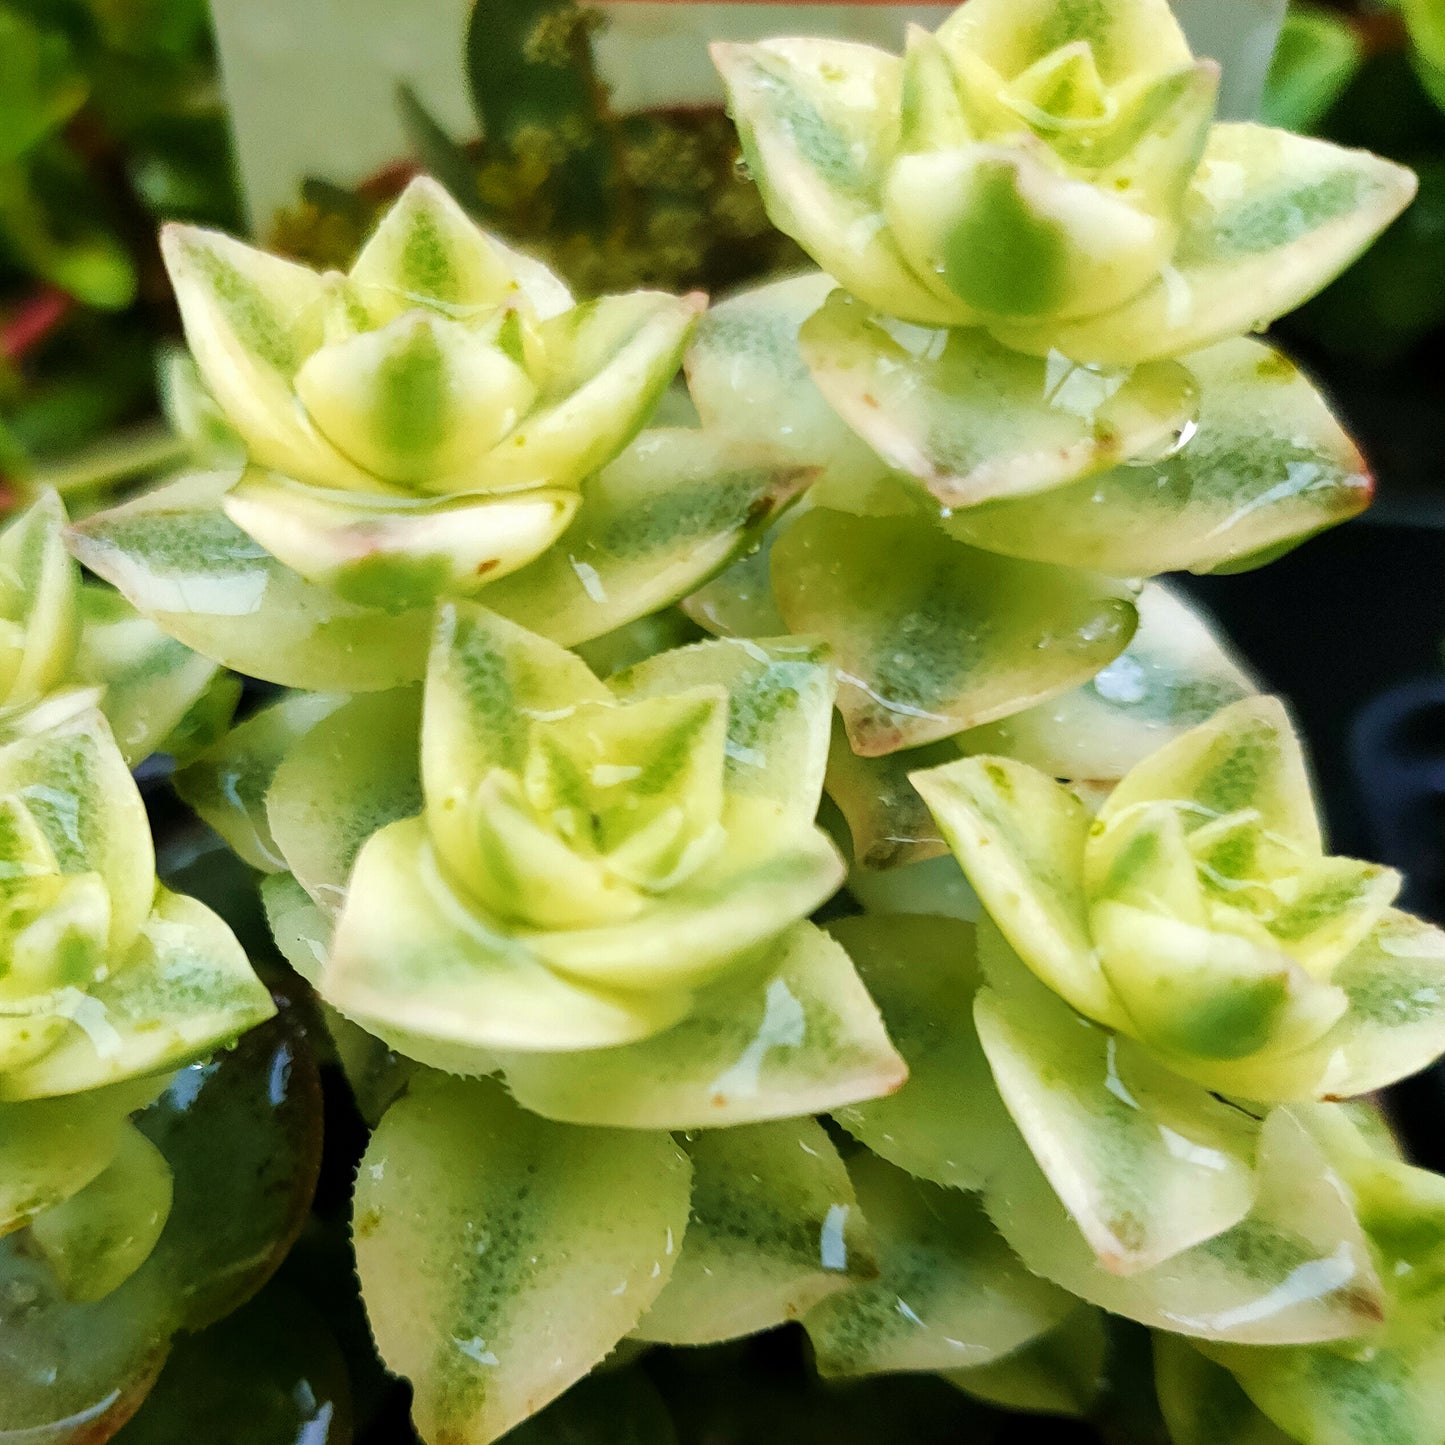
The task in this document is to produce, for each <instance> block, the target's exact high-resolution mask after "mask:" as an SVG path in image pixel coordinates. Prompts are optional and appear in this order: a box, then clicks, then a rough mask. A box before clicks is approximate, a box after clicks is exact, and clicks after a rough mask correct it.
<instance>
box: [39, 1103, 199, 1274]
mask: <svg viewBox="0 0 1445 1445" xmlns="http://www.w3.org/2000/svg"><path fill="white" fill-rule="evenodd" d="M171 1188H172V1186H171V1167H170V1165H169V1164H167V1163H166V1157H165V1155H164V1154H162V1153H161V1152H160V1150H159V1149H157V1148H156V1146H155V1145H154V1144H152V1143H151V1141H150V1140H149V1139H147V1138H146V1136H145V1135H144V1134H142V1133H141V1132H140V1130H138V1129H137V1128H136V1127H135V1126H134V1125H129V1126H127V1128H126V1129H125V1130H124V1131H123V1133H122V1134H121V1143H120V1149H119V1150H118V1151H117V1153H116V1156H115V1158H114V1159H112V1160H111V1162H110V1163H109V1164H108V1165H107V1166H106V1168H105V1172H104V1173H102V1174H98V1175H97V1176H96V1177H95V1178H94V1179H93V1180H91V1182H90V1183H89V1184H87V1185H86V1187H85V1188H84V1189H82V1190H81V1191H80V1193H78V1194H73V1195H71V1197H70V1198H69V1199H67V1200H65V1202H64V1203H62V1204H58V1205H56V1206H55V1207H54V1208H53V1209H47V1210H46V1211H45V1213H44V1214H42V1215H40V1216H39V1217H38V1218H36V1219H35V1220H33V1221H32V1222H31V1226H30V1236H31V1238H32V1239H33V1240H34V1241H35V1243H36V1245H37V1246H38V1247H39V1249H40V1252H41V1254H42V1255H43V1256H44V1257H45V1261H46V1263H47V1264H49V1266H50V1268H51V1269H52V1270H54V1271H55V1275H56V1278H57V1279H59V1281H60V1285H61V1288H62V1289H63V1290H64V1291H65V1294H66V1298H67V1299H72V1300H80V1301H88V1300H98V1299H104V1298H105V1296H106V1295H108V1294H109V1293H110V1292H111V1291H112V1290H114V1289H119V1288H120V1286H121V1285H123V1284H124V1283H125V1282H126V1280H128V1279H129V1278H130V1277H131V1275H133V1274H134V1273H135V1272H136V1270H137V1269H139V1268H140V1267H141V1265H142V1264H144V1263H145V1261H146V1258H147V1257H148V1256H149V1254H150V1252H151V1250H153V1249H154V1248H155V1245H156V1241H157V1240H158V1239H159V1238H160V1234H161V1230H162V1229H164V1228H165V1223H166V1219H167V1217H168V1216H169V1215H170V1212H171Z"/></svg>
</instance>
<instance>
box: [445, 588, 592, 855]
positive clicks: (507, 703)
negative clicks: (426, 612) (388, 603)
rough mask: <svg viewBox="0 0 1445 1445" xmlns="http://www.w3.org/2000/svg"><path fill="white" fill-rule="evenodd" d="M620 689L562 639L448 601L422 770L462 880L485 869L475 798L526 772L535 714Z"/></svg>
mask: <svg viewBox="0 0 1445 1445" xmlns="http://www.w3.org/2000/svg"><path fill="white" fill-rule="evenodd" d="M611 696H612V695H611V693H609V692H608V690H607V688H606V687H604V686H603V685H602V684H601V683H600V682H598V681H597V679H596V678H595V677H594V676H593V675H592V673H591V671H590V670H589V669H588V667H587V665H586V664H585V663H584V662H583V661H582V660H581V659H580V658H578V657H575V656H574V655H573V654H572V653H570V652H567V651H566V650H565V649H564V648H562V647H559V646H558V645H557V644H556V643H554V642H549V641H547V640H546V639H545V638H542V637H538V636H537V635H536V634H535V633H532V632H528V631H527V630H526V629H525V628H523V627H519V626H518V625H517V624H516V623H514V622H509V621H507V620H506V619H505V618H501V617H498V616H496V615H495V614H493V613H491V612H487V611H484V610H483V609H482V608H480V607H478V606H476V605H474V604H469V603H452V604H448V605H447V606H445V607H443V608H442V610H441V612H440V614H439V617H438V621H437V625H436V628H435V636H434V640H433V643H432V652H431V662H430V664H429V666H428V668H427V682H426V705H425V725H424V727H423V730H422V740H421V768H422V776H423V778H424V779H425V784H426V800H427V821H428V824H429V826H430V828H431V830H432V836H433V838H434V839H435V840H436V844H437V848H438V850H439V851H440V852H441V854H442V856H443V857H445V858H446V859H447V862H448V864H449V865H450V866H451V868H452V869H453V870H454V871H455V873H456V874H457V876H458V877H461V878H467V877H470V876H471V875H473V874H475V873H479V872H481V871H482V870H481V862H480V859H479V856H478V855H479V850H480V839H479V837H478V835H477V831H476V830H475V829H474V828H472V827H471V825H470V823H469V819H470V817H471V804H472V802H473V800H474V798H475V797H476V795H477V792H478V790H479V789H480V788H481V786H482V784H483V783H484V782H485V781H486V779H487V776H488V774H490V773H491V772H492V771H493V770H494V769H501V770H502V771H504V772H508V773H511V774H514V775H518V776H519V775H520V774H521V772H522V769H523V765H524V763H525V760H526V756H527V749H528V746H529V744H530V741H531V736H532V729H533V726H534V719H535V718H538V717H546V716H548V715H554V716H565V715H566V714H567V713H569V712H570V711H571V710H572V709H573V708H575V707H577V706H578V705H579V704H581V703H588V702H600V703H606V702H609V701H610V700H611Z"/></svg>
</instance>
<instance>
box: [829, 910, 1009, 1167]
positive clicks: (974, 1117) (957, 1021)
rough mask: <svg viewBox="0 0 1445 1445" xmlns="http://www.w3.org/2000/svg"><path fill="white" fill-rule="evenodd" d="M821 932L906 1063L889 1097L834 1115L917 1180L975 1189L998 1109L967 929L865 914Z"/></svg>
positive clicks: (996, 1128) (993, 1148)
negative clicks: (978, 1022) (844, 960)
mask: <svg viewBox="0 0 1445 1445" xmlns="http://www.w3.org/2000/svg"><path fill="white" fill-rule="evenodd" d="M828 931H829V932H830V933H831V934H832V935H833V937H834V938H836V939H837V940H838V942H839V943H841V944H842V945H843V947H844V948H846V949H847V950H848V954H849V956H850V957H851V958H852V960H853V962H854V964H855V965H856V967H857V969H858V972H859V975H860V976H861V977H862V979H863V982H864V984H865V985H866V986H867V989H868V992H869V993H870V994H872V996H873V998H874V999H875V1000H876V1001H877V1004H878V1007H879V1009H880V1010H881V1011H882V1014H883V1022H884V1024H885V1025H886V1027H887V1029H888V1036H889V1038H891V1039H892V1040H893V1042H894V1045H895V1046H896V1047H897V1049H898V1051H899V1053H900V1054H902V1055H903V1060H904V1062H905V1063H906V1064H907V1066H908V1079H907V1082H906V1083H905V1084H904V1085H903V1087H902V1088H901V1089H900V1090H899V1091H898V1092H897V1093H896V1094H894V1095H892V1097H890V1098H884V1099H877V1100H874V1101H872V1102H870V1103H863V1104H856V1105H854V1106H852V1107H851V1108H844V1109H836V1108H835V1109H834V1110H833V1115H834V1117H835V1118H836V1119H837V1121H838V1122H839V1123H840V1124H841V1125H842V1126H843V1127H844V1128H845V1129H846V1130H847V1131H848V1132H849V1133H850V1134H852V1135H853V1137H854V1138H855V1139H858V1140H861V1141H862V1142H863V1143H864V1144H866V1145H867V1146H868V1147H869V1148H870V1149H871V1150H872V1151H873V1152H874V1153H875V1154H877V1155H880V1156H881V1157H882V1158H884V1159H886V1160H888V1162H889V1163H890V1164H896V1165H897V1166H898V1167H899V1168H900V1169H906V1170H907V1171H908V1172H909V1173H910V1174H912V1175H913V1176H914V1177H915V1178H918V1179H927V1180H931V1181H932V1182H933V1183H935V1184H942V1185H946V1186H948V1187H951V1188H955V1189H979V1188H981V1187H982V1186H983V1185H984V1183H985V1181H986V1180H987V1178H988V1176H989V1173H990V1171H991V1169H992V1167H993V1164H994V1163H995V1162H996V1160H997V1157H998V1152H999V1151H998V1147H997V1140H998V1136H999V1134H1000V1132H1001V1131H1007V1130H1009V1129H1011V1128H1012V1125H1011V1124H1010V1122H1009V1119H1008V1117H1007V1115H1006V1114H1005V1112H1004V1110H1003V1109H1002V1108H1001V1107H1000V1105H999V1101H998V1095H997V1093H996V1091H995V1089H994V1087H993V1082H992V1079H991V1077H990V1075H989V1070H988V1061H987V1060H986V1059H985V1058H984V1055H983V1052H982V1050H981V1049H980V1047H979V1042H978V1036H977V1033H976V1031H975V1029H974V1023H973V996H974V993H975V991H976V989H977V987H978V964H977V959H976V956H975V947H974V930H973V928H972V926H971V925H969V924H967V923H962V922H960V921H958V920H957V919H952V918H937V917H927V916H923V915H918V916H912V917H910V916H906V915H892V916H890V915H886V914H870V915H867V916H864V917H859V918H843V919H839V920H838V921H837V922H836V923H832V924H830V925H829V928H828Z"/></svg>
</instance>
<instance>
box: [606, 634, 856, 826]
mask: <svg viewBox="0 0 1445 1445" xmlns="http://www.w3.org/2000/svg"><path fill="white" fill-rule="evenodd" d="M611 686H612V688H613V689H614V690H615V692H616V693H617V695H618V696H619V697H621V698H646V697H655V696H659V695H664V694H667V693H672V692H680V691H682V690H684V689H686V688H691V687H704V686H721V687H725V688H726V689H727V692H728V736H727V769H726V772H725V774H724V778H723V787H724V791H725V793H726V795H727V812H726V813H725V821H726V823H727V826H728V827H729V828H734V829H735V828H738V827H741V826H743V825H744V824H745V823H748V824H751V825H752V826H755V827H757V828H758V829H759V830H764V829H765V830H766V833H765V834H762V833H760V835H759V836H757V837H756V838H755V841H756V842H757V844H758V847H759V849H760V850H763V849H766V848H768V847H770V846H773V844H774V843H775V842H776V841H778V840H781V839H784V838H786V837H788V836H789V835H790V833H791V832H792V830H793V829H795V828H807V827H808V826H809V825H810V824H811V823H812V821H813V819H814V817H815V815H816V814H817V811H818V799H819V798H820V797H821V795H822V791H823V773H824V769H825V766H826V758H827V746H828V745H827V738H828V728H829V724H830V721H831V718H832V709H833V689H834V678H833V670H832V668H831V667H830V666H829V665H828V661H827V657H826V654H825V653H823V652H822V651H821V650H820V649H819V648H817V647H810V646H808V645H807V644H806V643H802V642H798V641H796V640H793V639H791V638H787V639H781V640H777V641H762V642H756V641H752V640H749V641H746V642H733V641H718V642H700V643H697V644H695V645H694V646H692V647H685V648H679V649H676V650H675V651H671V652H665V653H661V654H660V655H658V656H656V657H652V658H649V659H647V661H645V662H640V663H638V664H637V665H636V666H635V667H630V668H628V669H627V670H626V671H625V672H622V673H619V674H617V675H616V676H615V677H613V678H612V680H611Z"/></svg>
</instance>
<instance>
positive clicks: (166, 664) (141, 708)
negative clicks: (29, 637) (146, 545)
mask: <svg viewBox="0 0 1445 1445" xmlns="http://www.w3.org/2000/svg"><path fill="white" fill-rule="evenodd" d="M80 610H81V616H82V618H83V625H82V632H81V637H80V646H79V648H78V649H77V651H76V656H75V666H74V676H75V679H76V680H77V681H79V682H84V683H89V684H92V685H95V686H99V687H103V688H104V689H105V694H104V696H103V697H102V699H101V703H100V706H101V710H102V711H103V712H104V713H105V716H106V721H107V722H109V723H110V727H111V731H112V732H113V733H114V734H115V740H116V742H117V743H118V744H119V745H120V750H121V752H122V753H123V754H124V755H125V760H126V762H127V763H129V764H130V765H131V766H132V767H135V766H137V765H138V764H140V763H142V762H144V761H145V760H146V758H148V757H150V755H151V754H152V753H154V752H157V751H159V750H162V749H170V748H175V747H178V746H179V745H180V744H181V742H182V741H183V734H184V733H186V732H187V731H188V715H189V720H193V719H194V714H193V712H192V710H193V709H195V708H197V707H198V705H199V706H201V707H205V706H206V705H207V704H208V702H209V704H210V705H211V706H212V707H213V708H214V709H215V711H214V713H213V714H212V715H211V716H212V724H213V725H219V726H222V727H224V725H225V722H226V721H227V720H228V719H229V717H230V713H231V710H232V709H233V708H234V707H235V704H236V700H237V698H238V697H239V696H240V683H239V681H237V680H236V679H234V678H225V677H223V676H221V675H220V672H219V669H218V668H217V667H216V664H215V663H214V662H212V661H210V659H208V658H205V657H202V656H201V655H200V654H199V653H198V652H192V651H191V649H190V648H189V647H186V646H185V645H184V644H183V643H180V642H176V641H175V640H174V639H173V638H170V637H167V636H166V634H165V633H164V632H162V631H161V629H160V628H159V627H157V626H156V624H155V623H154V622H152V621H151V620H150V619H149V618H148V617H142V616H140V614H139V613H137V612H136V611H135V609H134V608H133V607H131V605H130V604H129V603H128V602H127V601H126V600H125V598H123V597H122V596H120V594H119V593H117V592H112V591H111V590H110V589H109V588H108V587H83V588H82V589H81V591H80Z"/></svg>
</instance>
